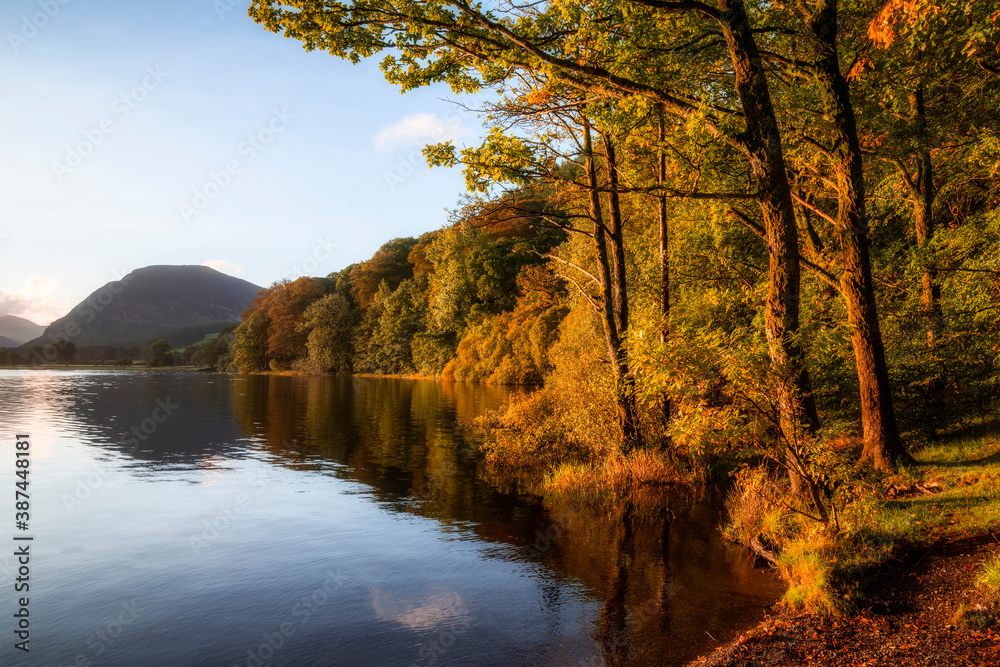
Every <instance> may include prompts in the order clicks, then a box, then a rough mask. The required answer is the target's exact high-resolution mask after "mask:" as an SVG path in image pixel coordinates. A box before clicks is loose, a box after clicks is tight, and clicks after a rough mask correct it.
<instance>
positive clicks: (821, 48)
mask: <svg viewBox="0 0 1000 667" xmlns="http://www.w3.org/2000/svg"><path fill="white" fill-rule="evenodd" d="M808 23H809V27H810V29H811V30H812V33H813V36H814V37H815V39H816V50H817V55H818V56H819V59H818V62H817V63H816V75H817V79H818V83H819V86H820V91H821V94H822V96H823V103H824V106H825V108H826V114H827V116H828V117H829V118H830V119H831V120H832V121H833V131H834V145H833V150H832V154H833V157H834V160H835V164H834V171H835V174H836V182H837V195H838V207H837V227H838V231H839V232H840V245H841V253H842V261H843V268H844V270H843V274H842V275H841V279H840V290H841V293H842V294H843V295H844V301H845V302H846V304H847V318H848V322H849V324H850V326H851V330H852V332H853V333H852V336H851V344H852V346H853V347H854V359H855V363H856V365H857V371H858V383H859V385H860V387H861V396H860V400H861V426H862V430H863V433H864V435H863V437H864V449H863V450H862V454H861V462H862V463H871V464H873V465H874V466H875V467H876V468H878V469H879V470H883V471H886V472H890V471H893V470H895V468H896V463H897V462H904V463H909V462H912V460H913V459H912V457H911V456H910V455H909V453H908V452H907V451H906V449H905V448H904V447H903V443H902V441H901V440H900V438H899V428H898V427H897V425H896V412H895V409H894V408H893V404H892V389H891V387H890V385H889V368H888V364H887V363H886V359H885V347H884V346H883V343H882V333H881V331H880V329H879V320H878V310H877V307H876V304H875V289H874V286H873V283H872V270H871V257H870V255H869V251H868V247H869V244H868V215H867V212H866V210H865V181H864V168H863V165H862V161H861V147H860V144H859V142H858V131H857V123H856V122H855V118H854V108H853V106H852V105H851V96H850V89H849V88H848V85H847V80H846V79H845V78H844V76H843V75H842V74H841V72H840V64H839V62H838V57H837V56H838V53H837V0H827V2H825V3H821V4H820V5H819V6H818V8H817V9H816V11H815V13H814V14H813V15H812V16H811V17H810V19H809V21H808Z"/></svg>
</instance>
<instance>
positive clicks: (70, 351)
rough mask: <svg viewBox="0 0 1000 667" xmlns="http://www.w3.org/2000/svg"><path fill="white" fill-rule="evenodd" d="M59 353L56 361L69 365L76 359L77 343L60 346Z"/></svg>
mask: <svg viewBox="0 0 1000 667" xmlns="http://www.w3.org/2000/svg"><path fill="white" fill-rule="evenodd" d="M58 348H59V349H58V351H57V352H56V361H58V362H61V363H64V364H68V363H70V362H71V361H73V359H74V358H76V343H74V342H72V341H70V342H63V343H60V344H59V346H58Z"/></svg>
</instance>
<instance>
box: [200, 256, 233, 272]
mask: <svg viewBox="0 0 1000 667" xmlns="http://www.w3.org/2000/svg"><path fill="white" fill-rule="evenodd" d="M202 266H207V267H208V268H210V269H215V270H216V271H221V272H222V273H230V274H231V273H241V272H242V271H243V267H242V266H236V265H235V264H230V263H229V262H227V261H226V260H224V259H210V260H208V261H206V262H202Z"/></svg>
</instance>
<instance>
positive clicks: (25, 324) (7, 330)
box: [0, 315, 45, 347]
mask: <svg viewBox="0 0 1000 667" xmlns="http://www.w3.org/2000/svg"><path fill="white" fill-rule="evenodd" d="M43 331H45V327H43V326H42V325H40V324H35V323H34V322H32V321H31V320H26V319H24V318H23V317H17V316H16V315H0V347H17V346H18V345H20V344H21V343H27V342H28V341H29V340H31V339H33V338H38V337H39V336H41V335H42V332H43Z"/></svg>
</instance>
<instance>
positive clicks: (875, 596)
mask: <svg viewBox="0 0 1000 667" xmlns="http://www.w3.org/2000/svg"><path fill="white" fill-rule="evenodd" d="M997 550H1000V535H997V537H994V536H992V535H982V536H975V537H961V538H946V539H941V540H939V541H936V542H933V543H931V544H930V545H923V546H920V547H902V548H900V549H899V550H898V553H897V556H896V558H895V559H892V560H890V561H889V562H887V563H886V564H884V565H882V566H880V567H879V568H878V569H877V570H873V571H871V572H869V573H868V574H867V576H866V577H865V584H864V587H863V589H862V590H861V599H862V600H863V602H862V603H861V604H862V606H863V607H864V609H863V610H862V611H861V612H860V613H859V614H857V615H853V616H844V617H841V618H838V619H828V618H822V617H818V616H810V615H798V616H793V615H789V614H783V615H778V616H776V617H774V618H772V619H770V620H768V621H765V622H764V623H762V624H761V625H760V626H758V627H757V628H755V629H754V630H752V631H750V632H748V633H745V634H744V635H742V636H741V637H739V638H737V639H736V640H735V641H733V642H731V643H729V644H727V645H726V646H724V647H722V648H721V649H719V650H717V651H715V652H714V653H713V654H711V655H708V656H705V657H703V658H701V659H700V660H698V661H695V662H693V663H691V664H692V666H693V667H697V666H706V665H710V666H712V667H750V666H751V665H754V666H756V665H838V666H839V665H851V666H852V667H855V666H860V665H865V666H866V667H871V666H874V665H885V666H887V667H888V666H892V667H895V666H897V665H898V666H907V667H908V666H909V665H941V666H942V667H944V666H948V667H951V666H955V665H990V666H994V665H1000V627H998V626H997V625H992V626H991V627H987V628H985V629H970V628H968V627H956V626H955V625H954V624H953V623H954V616H955V610H956V609H957V608H958V606H959V604H962V603H964V604H965V605H966V606H967V607H973V608H974V607H975V606H976V605H977V604H979V603H980V600H979V598H978V596H977V594H976V592H975V588H974V582H973V578H974V569H975V567H976V565H978V564H979V563H980V562H982V561H983V560H984V559H985V558H987V557H988V556H990V554H992V553H994V552H995V551H997Z"/></svg>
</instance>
